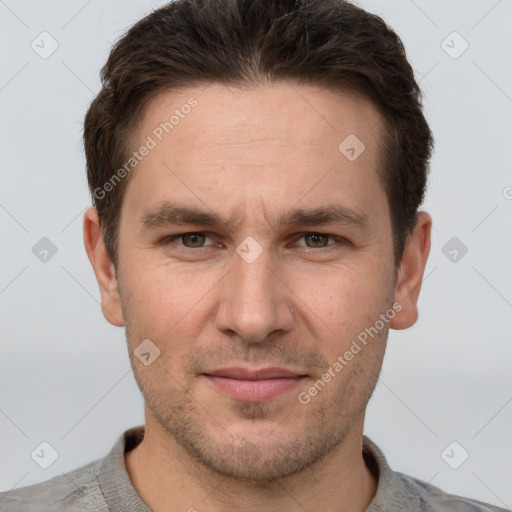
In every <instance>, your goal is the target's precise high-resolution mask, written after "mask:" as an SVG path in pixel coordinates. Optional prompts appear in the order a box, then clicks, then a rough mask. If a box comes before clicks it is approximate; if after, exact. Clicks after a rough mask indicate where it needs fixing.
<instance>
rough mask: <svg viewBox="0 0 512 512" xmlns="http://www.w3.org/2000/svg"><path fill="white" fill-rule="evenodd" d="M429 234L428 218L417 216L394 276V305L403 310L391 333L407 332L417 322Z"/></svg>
mask: <svg viewBox="0 0 512 512" xmlns="http://www.w3.org/2000/svg"><path fill="white" fill-rule="evenodd" d="M431 230H432V218H431V217H430V215H429V214H428V213H426V212H418V214H417V218H416V225H415V227H414V230H413V232H412V233H411V234H410V236H409V238H408V240H407V243H406V246H405V249H404V253H403V255H402V261H401V264H400V269H399V271H398V275H397V281H396V286H395V297H394V301H395V303H398V304H400V305H401V306H402V309H401V311H400V312H399V313H398V314H397V315H396V316H395V318H393V320H392V321H391V328H392V329H407V328H408V327H411V326H412V325H414V324H415V323H416V320H417V319H418V306H417V303H418V297H419V294H420V289H421V282H422V280H423V274H424V272H425V266H426V264H427V259H428V255H429V253H430V233H431Z"/></svg>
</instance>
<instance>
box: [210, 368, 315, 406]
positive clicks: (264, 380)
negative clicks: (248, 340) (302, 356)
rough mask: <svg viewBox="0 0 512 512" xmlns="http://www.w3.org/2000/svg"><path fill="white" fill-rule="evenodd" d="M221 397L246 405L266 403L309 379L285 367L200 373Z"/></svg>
mask: <svg viewBox="0 0 512 512" xmlns="http://www.w3.org/2000/svg"><path fill="white" fill-rule="evenodd" d="M202 376H203V377H205V378H206V379H207V380H208V382H209V383H210V384H211V385H212V386H213V387H214V388H215V389H217V390H219V391H221V392H222V393H223V394H226V395H228V396H229V397H231V398H234V399H236V400H240V401H245V402H265V401H268V400H271V399H273V398H277V397H278V396H280V395H283V394H284V393H286V392H288V391H291V390H292V389H293V388H295V387H296V386H298V385H299V383H301V382H302V381H303V380H304V379H306V378H307V377H308V376H307V375H304V374H299V373H296V372H294V371H291V370H288V369H286V368H276V367H272V368H261V369H257V370H249V369H246V368H240V367H236V368H234V367H233V368H222V369H219V370H212V371H209V372H207V373H203V374H202Z"/></svg>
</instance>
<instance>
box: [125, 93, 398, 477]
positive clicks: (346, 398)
mask: <svg viewBox="0 0 512 512" xmlns="http://www.w3.org/2000/svg"><path fill="white" fill-rule="evenodd" d="M191 97H193V98H194V99H195V100H196V101H197V105H196V106H194V107H193V108H191V109H188V108H185V109H182V106H183V105H185V104H187V100H189V98H191ZM176 109H178V110H179V111H180V112H181V116H179V122H176V118H175V119H174V122H173V124H174V128H172V130H170V131H169V133H168V134H166V133H165V131H164V132H163V136H162V137H161V138H162V140H161V141H160V140H159V139H158V137H157V136H155V133H157V134H160V132H161V130H160V131H159V130H157V131H156V132H155V129H156V128H157V127H158V126H159V125H160V123H163V122H165V121H168V120H169V118H170V117H171V116H172V115H173V113H174V111H175V110H176ZM183 112H189V113H188V114H186V115H185V114H183ZM381 130H382V125H381V122H380V117H379V115H378V113H377V111H376V110H375V109H374V108H373V107H372V106H371V104H370V103H369V102H367V101H366V100H364V99H360V98H359V99H358V98H357V97H355V96H354V95H351V94H348V93H346V94H342V93H337V94H334V93H332V92H328V91H327V90H325V89H323V88H317V87H305V86H293V87H292V86H291V85H280V86H277V85H273V86H264V87H259V88H254V89H251V90H239V89H230V88H227V87H223V86H220V85H212V86H210V87H208V88H206V89H200V88H190V89H187V90H181V91H179V92H178V91H170V92H166V93H162V94H160V95H159V96H157V97H156V98H155V99H154V100H153V101H152V103H150V105H149V107H148V108H147V110H146V112H145V115H144V117H143V119H141V122H140V126H139V129H138V132H137V138H136V141H135V144H134V149H136V148H137V149H138V148H139V147H141V146H142V145H144V144H146V143H147V141H148V139H147V137H148V136H150V137H151V138H152V139H153V141H154V142H155V143H156V146H155V147H153V148H151V149H150V151H149V152H148V154H147V155H146V156H145V157H144V158H143V159H142V160H141V161H140V162H139V163H138V164H137V167H136V170H134V171H133V175H132V176H131V178H130V182H129V184H128V186H127V188H126V192H125V197H124V200H123V206H122V211H121V221H120V232H119V268H118V283H119V293H120V297H121V302H122V316H123V318H124V321H125V323H126V328H127V338H128V344H129V350H130V355H131V357H132V364H133V369H134V372H135V377H136V379H137V382H138V384H139V386H140V388H141V390H142V393H143V395H144V398H145V400H146V404H147V414H148V415H149V416H150V418H149V419H147V421H151V420H152V421H153V422H154V424H155V425H158V426H159V427H161V431H162V432H166V433H167V434H169V435H170V436H169V437H168V439H169V441H170V442H177V443H178V444H179V445H180V446H181V447H182V448H184V449H185V450H186V451H187V452H188V453H189V454H190V455H192V456H193V457H194V459H195V460H196V461H199V462H201V463H203V464H205V465H207V466H208V467H209V468H211V469H213V470H215V471H217V472H219V473H221V474H224V475H227V476H231V477H236V478H242V479H254V480H260V481H269V480H272V479H275V478H278V477H281V476H285V475H290V474H293V473H294V472H297V471H300V470H301V469H303V468H305V467H307V466H309V465H310V464H312V463H313V462H315V461H317V460H319V459H320V458H322V457H323V456H324V455H326V454H328V453H329V452H331V451H332V450H333V449H334V448H335V447H337V446H338V445H340V443H341V441H343V439H344V438H345V436H346V435H347V434H348V433H349V432H350V431H351V429H354V428H356V427H358V426H359V427H360V426H361V425H362V421H363V418H364V410H365V408H366V405H367V402H368V400H369V398H370V396H371V393H372V391H373V389H374V386H375V383H376V379H377V376H378V373H379V371H380V366H381V362H382V358H383V355H384V349H385V340H386V337H387V332H388V328H389V325H388V323H387V322H381V323H378V324H377V325H378V326H381V324H382V323H384V326H383V327H382V328H380V329H377V331H378V333H377V334H374V331H371V332H372V334H373V336H368V335H367V343H366V344H363V343H361V342H360V341H358V335H360V333H362V332H364V331H365V329H368V328H370V327H373V328H374V329H375V325H376V322H377V321H378V320H379V318H381V317H380V316H379V315H381V314H386V312H389V310H390V309H392V304H393V297H394V290H395V277H396V276H395V272H394V261H393V248H392V233H391V223H390V218H389V209H388V204H387V199H386V195H385V192H384V189H383V186H382V182H381V180H380V179H379V176H378V174H377V173H378V171H380V170H381V169H380V168H379V166H380V161H381V157H380V153H379V148H378V140H379V138H380V136H381ZM351 134H355V136H356V137H357V138H358V139H359V140H360V141H361V142H362V143H364V145H365V149H364V152H362V153H361V154H360V155H359V156H357V155H358V153H359V152H360V150H361V148H362V146H357V145H354V140H356V139H354V138H353V136H352V138H350V139H348V142H347V143H346V144H345V146H346V145H347V144H348V147H345V146H343V145H342V149H341V151H340V149H339V148H338V147H339V145H340V143H342V142H343V141H344V140H345V139H346V138H347V137H348V136H350V135H351ZM149 145H151V146H152V144H151V143H149ZM351 147H353V148H354V151H351V149H350V148H351ZM347 156H348V157H350V158H348V157H347ZM354 156H356V157H357V158H355V159H354ZM172 207H187V208H189V209H191V210H193V211H196V212H200V211H201V212H205V213H207V214H215V216H217V217H219V218H220V219H222V220H223V221H224V222H222V223H221V224H217V225H210V224H205V223H203V222H202V221H201V219H198V220H197V221H194V222H189V221H186V222H184V223H181V224H180V223H174V224H173V223H170V222H166V219H167V220H169V221H170V220H171V219H170V217H172V215H171V214H172ZM329 207H332V209H333V210H334V209H338V210H339V212H341V214H340V215H338V217H337V218H335V219H334V220H331V221H329V222H325V219H324V220H322V219H321V218H320V217H317V218H314V217H315V215H310V218H309V221H308V216H307V215H305V213H306V212H308V211H310V210H311V211H312V210H314V209H318V208H329ZM295 210H302V212H301V213H302V215H296V216H295V217H294V216H292V215H291V214H292V212H293V211H295ZM175 211H176V210H175ZM314 213H315V212H313V214H314ZM316 213H318V212H316ZM186 233H188V235H185V236H184V237H176V238H175V239H174V240H172V239H171V237H173V236H175V235H179V234H186ZM237 249H238V250H237ZM120 314H121V313H120ZM146 339H149V340H151V342H152V344H154V345H155V346H156V347H158V349H159V350H160V354H159V356H158V357H157V358H156V359H155V360H154V361H153V362H152V363H151V364H150V365H147V366H146V365H144V364H143V363H142V362H141V361H139V360H138V359H137V358H135V357H134V356H133V352H134V350H135V349H136V348H137V347H138V346H139V344H141V342H143V340H146ZM359 339H361V338H359ZM354 341H357V344H358V345H359V347H360V351H357V349H356V348H354V345H353V342H354ZM145 343H146V344H147V343H148V342H145ZM144 346H146V345H144ZM149 346H152V345H149ZM351 347H352V353H353V354H354V355H353V358H351V359H350V360H347V358H346V357H344V355H345V353H346V352H347V351H350V350H351ZM150 352H151V351H150ZM151 353H152V354H153V355H152V356H147V355H146V356H145V357H146V358H149V357H151V358H152V357H154V354H156V353H157V351H155V352H151ZM339 356H341V357H342V358H343V361H344V364H343V365H342V369H339V368H340V367H339V365H335V362H336V361H338V362H339V361H340V360H339V359H338V358H339ZM340 364H341V363H340ZM270 367H272V368H285V369H288V370H289V371H291V372H292V373H293V374H295V375H298V376H300V377H296V378H280V379H276V380H274V381H273V382H272V380H271V379H269V378H267V379H262V380H261V381H260V382H254V381H253V382H247V380H246V381H245V382H240V379H234V378H233V376H236V375H234V374H230V375H228V376H226V374H228V372H226V371H225V369H227V368H231V369H232V368H242V369H249V370H257V369H262V368H270ZM329 369H330V371H331V378H330V379H329V378H328V377H325V374H326V372H328V371H329ZM213 373H217V374H223V373H224V374H225V376H224V377H219V376H218V375H217V377H216V378H215V377H212V376H211V375H212V374H213ZM260 376H264V375H260ZM323 376H324V377H323ZM230 377H231V378H230ZM239 377H240V376H239ZM242 377H243V376H242ZM246 377H247V376H245V378H246ZM253 377H254V376H253ZM267 377H271V375H267ZM319 379H320V380H322V382H323V383H324V385H323V386H322V385H318V384H317V392H316V393H315V392H314V391H310V389H311V387H312V386H313V385H314V384H315V382H317V381H318V380H319ZM242 380H243V379H242ZM326 381H327V382H326ZM308 397H309V399H308ZM306 402H307V403H306Z"/></svg>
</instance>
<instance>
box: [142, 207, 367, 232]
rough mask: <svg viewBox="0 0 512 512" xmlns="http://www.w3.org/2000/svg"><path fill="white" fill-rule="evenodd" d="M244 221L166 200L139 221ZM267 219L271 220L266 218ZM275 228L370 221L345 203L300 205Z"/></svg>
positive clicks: (147, 224)
mask: <svg viewBox="0 0 512 512" xmlns="http://www.w3.org/2000/svg"><path fill="white" fill-rule="evenodd" d="M241 220H243V219H241V218H240V215H238V214H237V215H234V216H232V217H231V218H228V219H223V218H222V217H220V216H219V215H218V214H217V213H215V212H213V211H209V210H202V209H198V208H196V207H191V206H188V205H185V204H178V203H171V202H164V203H161V205H160V206H159V207H158V208H157V209H156V210H150V211H147V212H145V213H144V214H143V215H142V216H141V218H140V220H139V224H141V226H142V228H143V229H145V230H153V229H157V228H162V227H169V226H185V225H191V224H193V225H200V226H203V227H210V228H217V227H221V226H224V227H226V226H230V227H235V226H237V225H238V224H239V222H240V221H241ZM267 220H268V219H267ZM269 223H270V224H271V225H272V226H273V227H274V229H277V228H281V227H292V226H298V225H300V226H318V225H327V224H337V225H343V226H354V227H357V228H365V227H367V226H368V224H369V220H368V216H367V215H366V214H365V213H363V212H362V211H360V210H355V209H352V208H348V207H346V206H343V205H336V204H332V205H325V206H319V207H316V208H297V209H293V210H290V211H288V212H284V213H280V214H279V215H277V217H276V219H275V220H274V221H269Z"/></svg>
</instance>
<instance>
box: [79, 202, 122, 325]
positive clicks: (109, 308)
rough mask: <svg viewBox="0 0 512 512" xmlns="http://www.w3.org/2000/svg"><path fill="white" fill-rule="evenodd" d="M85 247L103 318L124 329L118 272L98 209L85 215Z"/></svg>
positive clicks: (88, 210) (92, 209)
mask: <svg viewBox="0 0 512 512" xmlns="http://www.w3.org/2000/svg"><path fill="white" fill-rule="evenodd" d="M84 245H85V250H86V251H87V256H88V257H89V261H90V262H91V265H92V268H93V270H94V274H95V275H96V280H97V281H98V285H99V287H100V294H101V311H102V312H103V316H104V317H105V318H106V319H107V321H108V322H110V323H111V324H112V325H115V326H117V327H122V326H123V325H124V317H123V311H122V308H121V298H120V296H119V289H118V282H117V278H116V271H115V268H114V264H113V263H112V260H111V259H110V255H109V254H108V251H107V248H106V247H105V242H104V240H103V235H102V234H101V231H100V222H99V218H98V211H97V210H96V208H92V207H91V208H88V209H87V210H86V212H85V213H84Z"/></svg>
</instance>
